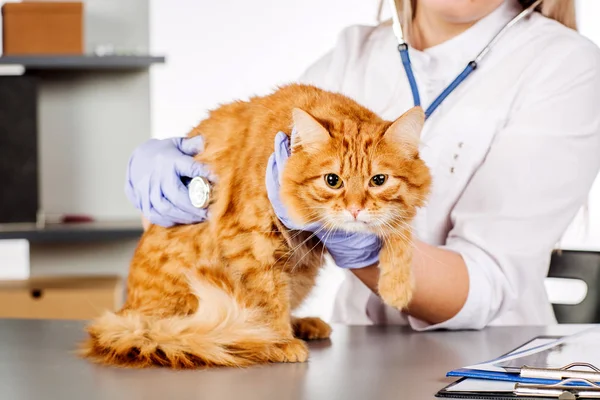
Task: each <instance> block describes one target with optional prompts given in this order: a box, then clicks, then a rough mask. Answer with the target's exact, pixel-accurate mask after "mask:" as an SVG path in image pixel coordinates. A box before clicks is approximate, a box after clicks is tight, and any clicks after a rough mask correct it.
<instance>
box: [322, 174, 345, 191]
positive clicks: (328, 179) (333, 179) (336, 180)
mask: <svg viewBox="0 0 600 400" xmlns="http://www.w3.org/2000/svg"><path fill="white" fill-rule="evenodd" d="M325 183H326V184H327V186H329V187H330V188H332V189H339V188H341V187H342V185H343V183H344V182H343V181H342V178H340V177H339V176H337V175H336V174H327V175H325Z"/></svg>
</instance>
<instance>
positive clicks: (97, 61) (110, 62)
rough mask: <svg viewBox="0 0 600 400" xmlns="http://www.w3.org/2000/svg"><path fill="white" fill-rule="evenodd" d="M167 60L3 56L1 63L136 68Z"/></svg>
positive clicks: (33, 67)
mask: <svg viewBox="0 0 600 400" xmlns="http://www.w3.org/2000/svg"><path fill="white" fill-rule="evenodd" d="M164 62H165V57H163V56H150V55H135V56H125V55H124V56H118V55H115V56H96V55H81V56H59V55H57V56H54V55H51V56H46V55H39V56H1V57H0V65H21V66H23V67H24V68H25V69H26V70H43V71H46V70H92V71H93V70H136V69H144V68H148V67H150V66H151V65H152V64H161V63H164Z"/></svg>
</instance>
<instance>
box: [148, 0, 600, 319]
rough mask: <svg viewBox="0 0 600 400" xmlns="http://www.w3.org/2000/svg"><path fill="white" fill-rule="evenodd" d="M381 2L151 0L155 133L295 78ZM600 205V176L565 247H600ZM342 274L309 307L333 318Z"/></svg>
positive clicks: (334, 274) (594, 28)
mask: <svg viewBox="0 0 600 400" xmlns="http://www.w3.org/2000/svg"><path fill="white" fill-rule="evenodd" d="M377 6H378V0H303V1H300V0H252V1H248V0H220V1H214V0H212V1H209V0H171V1H166V0H151V24H150V26H151V46H152V50H153V52H155V53H164V54H166V55H167V63H166V65H165V66H158V67H154V69H153V72H152V77H151V82H152V88H151V93H152V123H153V135H154V136H155V137H160V138H163V137H169V136H175V135H184V134H186V133H187V131H188V130H189V129H190V128H191V127H192V126H194V125H195V124H197V123H198V122H199V120H201V119H202V118H203V117H204V116H205V113H206V110H207V109H208V108H212V107H215V106H216V105H217V104H218V103H219V102H226V101H230V100H232V99H235V98H244V97H247V96H249V95H253V94H262V93H265V92H267V91H269V90H270V89H271V88H273V86H275V85H276V84H279V83H284V82H288V81H291V80H294V79H295V78H296V77H298V76H299V75H300V74H301V73H302V72H303V71H304V69H305V68H306V67H307V66H309V65H310V64H311V63H312V62H313V61H314V60H316V59H317V58H318V57H320V56H321V55H322V54H324V53H325V52H326V51H327V50H328V49H330V48H331V46H332V45H333V44H334V42H335V38H336V35H337V33H338V32H339V31H340V30H341V29H342V28H343V27H345V26H348V25H351V24H356V23H366V24H372V23H374V21H375V18H376V12H377ZM578 7H579V10H578V11H579V15H580V16H581V18H580V19H579V23H580V27H581V31H582V32H583V33H584V34H585V35H587V36H589V37H590V38H592V39H593V40H595V41H596V42H597V43H599V44H600V26H599V25H598V24H597V23H596V21H597V20H598V18H600V2H599V1H598V0H580V1H579V2H578ZM599 112H600V105H599ZM599 156H600V154H599ZM599 206H600V181H599V182H598V184H597V185H596V186H595V189H594V191H593V192H592V195H591V197H590V202H589V213H590V216H591V220H590V221H591V222H589V223H588V224H587V227H588V231H587V233H586V231H585V230H584V229H583V226H584V224H581V223H579V222H580V220H578V223H576V224H575V225H574V226H573V227H572V229H570V230H569V232H568V233H567V235H566V236H565V238H564V239H563V241H562V243H561V245H562V247H564V248H598V249H600V207H599ZM340 275H341V273H340V271H339V270H337V269H335V268H329V269H327V270H326V272H325V274H324V275H323V276H322V278H321V280H320V282H319V285H318V288H317V291H316V294H315V296H314V297H313V299H312V301H311V302H310V303H309V304H308V305H307V307H306V308H305V309H304V313H307V314H313V315H320V316H322V317H325V318H327V317H328V316H329V313H330V311H331V304H332V299H333V296H334V294H335V291H336V287H337V285H338V284H339V282H340Z"/></svg>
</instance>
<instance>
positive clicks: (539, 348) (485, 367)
mask: <svg viewBox="0 0 600 400" xmlns="http://www.w3.org/2000/svg"><path fill="white" fill-rule="evenodd" d="M594 331H595V332H598V328H597V327H592V328H588V329H584V330H582V331H581V332H578V333H575V334H573V335H570V336H565V337H562V338H560V339H556V340H550V341H549V342H546V343H543V342H540V341H537V343H536V345H535V346H533V347H530V348H525V347H522V348H520V349H517V350H515V351H514V352H512V353H510V354H509V355H507V356H504V357H500V358H497V359H495V360H490V361H487V362H484V363H480V364H476V365H470V366H468V367H465V368H466V369H476V370H480V371H496V372H506V369H505V368H502V367H499V366H497V365H498V364H500V363H503V362H507V361H511V360H515V359H520V358H523V357H526V356H530V355H533V354H537V353H542V352H545V351H547V350H548V349H551V348H553V347H556V346H558V345H560V344H563V343H565V342H576V340H577V339H578V338H579V337H581V336H584V335H586V334H591V333H594ZM576 361H586V360H576ZM570 362H572V361H570ZM566 364H568V363H565V364H563V365H566ZM563 365H559V366H558V367H562V366H563Z"/></svg>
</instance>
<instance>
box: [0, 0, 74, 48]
mask: <svg viewBox="0 0 600 400" xmlns="http://www.w3.org/2000/svg"><path fill="white" fill-rule="evenodd" d="M2 46H3V52H4V54H5V55H35V54H37V55H42V54H45V55H48V54H54V55H77V54H79V55H81V54H83V52H84V50H83V3H81V2H71V3H55V2H34V1H31V2H23V3H6V4H4V5H3V6H2Z"/></svg>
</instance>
